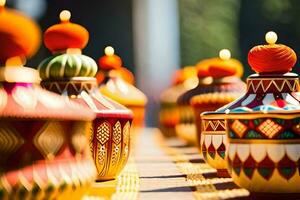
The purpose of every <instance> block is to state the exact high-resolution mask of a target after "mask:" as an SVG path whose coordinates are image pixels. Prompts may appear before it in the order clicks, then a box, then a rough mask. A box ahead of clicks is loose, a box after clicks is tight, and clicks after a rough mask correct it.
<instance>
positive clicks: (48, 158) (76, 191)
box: [0, 1, 146, 199]
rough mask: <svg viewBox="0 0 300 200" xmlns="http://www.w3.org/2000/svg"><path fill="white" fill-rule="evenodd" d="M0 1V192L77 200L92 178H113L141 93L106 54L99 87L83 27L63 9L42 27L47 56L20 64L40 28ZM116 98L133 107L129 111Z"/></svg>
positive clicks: (127, 148) (142, 102)
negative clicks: (56, 18)
mask: <svg viewBox="0 0 300 200" xmlns="http://www.w3.org/2000/svg"><path fill="white" fill-rule="evenodd" d="M3 2H4V1H1V2H0V44H1V50H0V66H2V67H0V82H1V83H0V118H1V122H0V154H1V159H0V199H21V198H22V199H66V198H71V199H81V197H82V195H83V194H84V193H85V192H86V191H87V189H88V187H89V186H90V184H91V183H92V182H93V181H94V180H95V179H96V180H98V181H103V180H110V179H114V178H115V177H116V176H117V175H118V174H119V173H120V171H121V170H122V169H123V167H124V166H125V164H126V162H127V159H128V156H129V151H130V132H131V125H132V120H134V123H133V124H134V125H133V126H134V127H133V128H138V127H142V126H143V117H144V116H143V115H144V106H145V103H146V97H145V95H144V94H143V93H141V92H140V91H139V90H138V89H136V88H135V87H134V86H133V85H131V84H130V83H128V82H126V81H125V80H124V79H122V78H121V77H122V76H121V75H120V74H118V73H119V71H120V70H119V68H120V67H121V66H120V65H121V64H120V62H119V58H118V57H117V56H116V55H114V54H113V53H112V54H109V55H106V56H104V57H103V58H101V59H100V61H99V64H100V66H101V65H102V66H104V68H105V70H104V73H105V74H106V76H105V80H104V81H103V82H102V84H101V85H100V87H99V85H98V83H97V80H96V78H94V76H95V75H96V73H97V70H98V69H97V64H96V62H95V61H94V60H93V59H92V58H90V57H88V56H85V55H82V54H81V49H82V48H84V47H85V46H86V44H87V42H88V37H89V34H88V31H87V30H86V29H85V28H84V27H82V26H80V25H78V24H74V23H71V22H70V21H69V20H70V13H69V12H68V11H63V12H62V13H61V15H60V18H61V23H59V24H56V25H53V26H51V27H50V28H48V29H47V30H46V32H45V34H44V43H45V45H46V47H47V48H48V49H49V50H50V51H51V52H52V53H53V56H51V57H50V58H47V59H45V60H44V61H43V62H42V63H41V64H40V66H39V67H38V71H37V70H35V69H32V68H28V67H24V66H23V64H24V63H25V59H26V58H27V57H30V56H31V55H33V54H34V53H35V51H36V50H37V48H38V47H39V45H38V44H39V40H40V31H39V28H38V26H37V25H36V23H35V22H33V21H32V20H31V19H29V18H28V17H26V16H24V15H23V14H21V13H19V12H17V11H15V10H12V9H8V8H5V7H4V3H5V2H4V3H3ZM20 27H22V28H20ZM110 50H111V49H110ZM110 53H111V51H110ZM112 70H114V72H113V73H112ZM111 73H112V74H113V75H110V74H111ZM122 75H124V73H123V74H122ZM125 77H126V74H125ZM40 78H41V79H42V81H41V80H40ZM42 88H44V89H42ZM120 88H121V89H120ZM45 89H47V90H45ZM124 89H125V90H126V92H127V93H128V92H129V93H130V94H134V95H136V96H134V95H133V96H132V95H131V96H130V98H132V99H135V101H134V102H132V101H130V99H129V100H128V99H127V98H126V97H127V93H126V94H123V93H124ZM104 90H105V92H100V91H104ZM122 92H123V93H122ZM103 93H105V94H106V95H107V96H109V97H111V98H112V99H115V100H117V101H119V103H117V101H114V100H112V99H110V98H108V97H107V96H104V95H103ZM119 94H120V95H119ZM122 94H123V96H122ZM117 98H118V99H117ZM120 103H123V104H125V105H127V106H128V107H129V108H131V107H132V108H133V110H134V111H133V112H135V111H137V112H136V113H137V114H136V116H137V118H136V117H135V118H133V116H134V115H133V113H132V111H131V110H129V109H127V108H126V107H125V106H123V105H121V104H120ZM135 119H136V120H135Z"/></svg>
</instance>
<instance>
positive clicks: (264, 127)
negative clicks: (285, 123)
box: [258, 119, 282, 138]
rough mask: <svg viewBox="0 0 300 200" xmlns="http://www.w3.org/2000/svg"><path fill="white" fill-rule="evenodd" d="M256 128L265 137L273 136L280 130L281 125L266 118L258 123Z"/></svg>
mask: <svg viewBox="0 0 300 200" xmlns="http://www.w3.org/2000/svg"><path fill="white" fill-rule="evenodd" d="M258 130H259V131H260V132H261V133H263V134H264V135H265V136H266V137H268V138H273V137H275V136H276V135H277V134H278V133H279V132H280V131H281V130H282V126H280V125H279V124H277V123H275V122H274V121H272V120H271V119H267V120H265V121H264V122H263V123H261V124H260V125H259V127H258Z"/></svg>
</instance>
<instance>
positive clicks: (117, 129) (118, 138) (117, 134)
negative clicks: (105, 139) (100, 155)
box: [113, 121, 122, 144]
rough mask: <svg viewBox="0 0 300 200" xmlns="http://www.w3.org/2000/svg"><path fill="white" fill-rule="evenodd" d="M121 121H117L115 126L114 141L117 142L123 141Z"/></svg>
mask: <svg viewBox="0 0 300 200" xmlns="http://www.w3.org/2000/svg"><path fill="white" fill-rule="evenodd" d="M121 133H122V131H121V123H120V122H119V121H117V123H115V125H114V127H113V141H114V142H115V143H116V144H120V142H121Z"/></svg>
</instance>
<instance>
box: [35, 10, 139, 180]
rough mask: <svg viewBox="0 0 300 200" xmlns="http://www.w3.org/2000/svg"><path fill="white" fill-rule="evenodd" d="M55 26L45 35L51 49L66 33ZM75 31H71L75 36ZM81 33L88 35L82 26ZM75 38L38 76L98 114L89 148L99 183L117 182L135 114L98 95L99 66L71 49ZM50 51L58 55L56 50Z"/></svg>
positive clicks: (46, 83)
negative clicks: (84, 32)
mask: <svg viewBox="0 0 300 200" xmlns="http://www.w3.org/2000/svg"><path fill="white" fill-rule="evenodd" d="M63 12H64V11H63ZM66 24H67V25H68V26H66ZM59 25H60V26H62V27H64V26H66V27H64V28H68V27H71V26H75V25H76V24H73V23H70V22H69V21H67V22H66V21H64V22H62V23H61V24H59ZM56 26H58V25H54V26H52V27H50V28H49V29H48V30H47V31H46V33H45V38H44V41H45V44H46V46H48V47H49V46H53V44H52V43H51V42H53V41H55V37H57V35H59V34H63V32H61V31H62V30H64V29H62V30H60V28H61V27H58V28H57V27H56ZM76 26H79V25H76ZM77 28H78V27H77ZM78 29H79V28H78ZM72 30H73V29H70V30H69V31H70V32H71V33H72V34H73V32H72ZM80 30H81V31H84V30H85V31H86V29H85V28H83V27H82V26H80ZM53 32H56V33H57V34H53ZM76 34H77V33H74V38H76V37H77V36H76ZM75 36H76V37H75ZM53 37H54V38H53ZM74 38H73V37H70V38H67V39H68V40H69V43H67V42H66V41H65V43H67V44H66V47H64V48H67V49H66V51H65V53H59V54H55V55H54V56H52V57H50V58H48V59H45V60H44V61H43V62H42V63H41V64H40V66H39V72H40V76H41V77H42V79H43V81H42V82H41V85H42V86H43V87H44V88H46V89H48V90H50V91H53V92H56V93H58V94H60V95H62V96H64V97H66V98H67V99H68V97H69V98H70V99H72V100H74V101H76V102H78V103H80V104H81V105H84V106H85V107H88V108H90V109H91V110H93V111H94V112H95V113H96V119H95V120H94V121H93V122H92V129H91V132H90V136H89V138H90V140H89V145H90V149H91V153H92V157H93V159H94V162H95V166H96V168H97V180H109V179H114V178H115V177H116V176H117V175H118V174H119V173H120V171H121V170H122V169H123V167H124V166H125V164H126V162H127V159H128V156H129V147H130V145H129V143H130V127H131V122H132V117H133V116H132V112H131V111H130V110H128V109H126V108H125V107H124V106H122V105H120V104H119V103H117V102H114V101H113V100H111V99H109V98H107V97H105V96H103V95H102V94H101V93H100V92H99V90H98V84H97V81H96V79H95V78H94V76H95V74H96V72H97V64H96V62H95V61H94V60H93V59H92V58H89V57H87V56H84V55H82V54H81V50H80V49H79V47H80V48H83V47H81V46H80V45H79V46H72V48H68V45H69V46H71V44H73V43H72V41H73V40H74ZM67 39H66V40H67ZM87 39H88V38H85V40H87ZM78 40H79V39H78ZM85 40H83V41H85ZM49 41H50V44H49ZM76 41H77V40H76ZM85 44H86V43H85ZM56 45H60V44H56ZM84 46H85V45H84ZM75 47H77V48H75ZM57 48H58V47H57ZM61 48H62V47H60V48H59V49H61ZM51 50H52V51H53V52H55V49H51Z"/></svg>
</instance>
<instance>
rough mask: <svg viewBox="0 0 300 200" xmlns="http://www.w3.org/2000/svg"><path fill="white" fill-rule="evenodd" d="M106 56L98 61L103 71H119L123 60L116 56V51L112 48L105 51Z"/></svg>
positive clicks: (109, 47)
mask: <svg viewBox="0 0 300 200" xmlns="http://www.w3.org/2000/svg"><path fill="white" fill-rule="evenodd" d="M104 53H105V55H104V56H102V57H100V58H99V60H98V64H99V67H100V68H101V69H103V70H111V69H119V68H120V67H121V66H122V59H121V58H120V57H119V56H117V55H115V50H114V48H113V47H111V46H107V47H105V49H104Z"/></svg>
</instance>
